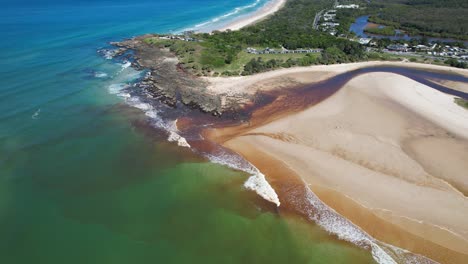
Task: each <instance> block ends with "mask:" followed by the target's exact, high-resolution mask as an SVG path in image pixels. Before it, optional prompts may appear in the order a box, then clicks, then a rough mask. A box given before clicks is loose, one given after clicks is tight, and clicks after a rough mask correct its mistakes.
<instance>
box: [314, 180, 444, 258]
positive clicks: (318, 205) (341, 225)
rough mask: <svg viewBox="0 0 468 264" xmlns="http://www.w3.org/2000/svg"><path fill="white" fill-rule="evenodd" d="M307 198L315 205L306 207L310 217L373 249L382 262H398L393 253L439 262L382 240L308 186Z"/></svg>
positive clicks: (331, 230) (373, 255) (332, 231)
mask: <svg viewBox="0 0 468 264" xmlns="http://www.w3.org/2000/svg"><path fill="white" fill-rule="evenodd" d="M305 188H306V199H307V201H308V202H309V204H310V205H311V206H312V207H313V209H312V208H308V209H305V210H306V212H305V213H306V214H307V215H308V217H309V219H311V220H313V221H314V222H315V223H317V224H318V225H319V226H321V227H322V228H323V229H325V230H326V231H327V232H329V233H332V234H335V235H336V236H337V237H338V238H339V239H342V240H345V241H348V242H351V243H353V244H355V245H357V246H359V247H363V248H367V249H370V250H371V253H372V257H373V258H374V260H375V261H376V262H377V263H380V264H396V263H397V262H396V261H395V260H394V259H393V258H392V255H395V256H398V257H399V258H401V259H402V260H403V261H404V263H427V264H429V263H431V264H432V263H437V262H435V261H433V260H431V259H428V258H426V257H424V256H421V255H417V254H413V253H410V252H409V251H407V250H404V249H401V248H398V247H395V246H392V245H388V244H385V243H383V242H380V241H378V240H376V239H374V238H373V237H371V236H370V235H369V234H367V233H366V232H365V231H363V230H362V229H360V228H359V227H357V226H356V225H354V224H353V223H351V222H350V221H349V220H348V219H346V218H344V217H343V216H341V215H340V214H338V213H337V212H336V211H335V210H333V209H332V208H330V207H328V206H327V205H325V204H324V203H323V202H322V201H321V200H320V199H319V198H318V197H317V196H316V195H315V194H314V193H313V192H312V191H311V190H310V189H309V188H308V187H305Z"/></svg>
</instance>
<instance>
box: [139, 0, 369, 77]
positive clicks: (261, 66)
mask: <svg viewBox="0 0 468 264" xmlns="http://www.w3.org/2000/svg"><path fill="white" fill-rule="evenodd" d="M332 6H333V1H330V0H289V1H287V2H286V5H285V7H284V8H282V9H281V10H280V11H278V12H277V13H275V14H274V15H273V16H271V17H270V18H269V19H266V20H264V21H262V22H259V23H257V24H255V25H252V26H249V27H246V28H243V29H241V30H238V31H226V32H213V34H207V33H199V34H193V35H192V37H193V38H196V39H198V40H200V41H199V42H188V41H182V40H167V39H159V38H149V39H147V40H146V42H147V43H150V44H153V45H158V46H161V47H166V48H169V49H170V50H171V51H173V52H174V53H176V54H177V56H178V58H179V60H180V62H181V63H180V66H181V68H183V69H185V70H187V71H189V72H191V73H193V74H195V75H199V76H202V75H204V76H213V75H214V76H218V75H240V74H243V75H247V74H253V73H257V72H262V71H266V70H270V69H275V68H279V67H291V66H296V65H297V66H300V65H302V66H306V65H312V64H332V63H343V62H354V61H360V60H363V59H366V55H365V52H364V48H363V47H362V46H361V45H360V44H359V43H356V42H352V41H349V40H347V39H344V38H337V37H334V36H331V35H330V34H327V33H325V32H319V31H316V30H315V29H314V28H313V23H312V21H313V18H314V17H315V15H316V13H317V12H318V11H320V10H322V9H326V8H332ZM247 47H256V48H258V49H263V48H266V47H270V48H275V49H280V48H281V47H284V48H286V49H289V50H295V49H300V48H321V49H323V50H324V51H323V53H322V54H264V55H255V54H249V53H247V52H245V49H246V48H247ZM258 57H260V58H261V59H258Z"/></svg>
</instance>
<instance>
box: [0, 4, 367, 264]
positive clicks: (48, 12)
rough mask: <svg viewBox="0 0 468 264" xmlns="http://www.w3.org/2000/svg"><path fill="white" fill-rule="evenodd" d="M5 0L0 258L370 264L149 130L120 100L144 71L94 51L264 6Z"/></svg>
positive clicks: (233, 174)
mask: <svg viewBox="0 0 468 264" xmlns="http://www.w3.org/2000/svg"><path fill="white" fill-rule="evenodd" d="M0 2H1V3H0V4H1V6H2V7H1V9H0V36H1V40H0V263H11V264H13V263H28V264H30V263H47V264H52V263H60V264H62V263H80V264H82V263H113V264H114V263H312V262H313V263H366V262H372V261H373V260H372V257H371V255H370V253H369V252H367V251H365V250H363V249H360V248H357V247H355V246H353V245H352V244H350V243H346V242H342V241H338V240H337V239H336V238H335V237H334V236H331V235H329V234H328V233H326V232H325V231H323V230H322V229H321V228H319V227H317V226H315V225H313V224H312V223H311V222H310V221H306V220H304V219H301V218H294V217H291V218H287V219H286V218H283V217H281V216H280V215H279V214H278V212H277V211H276V210H275V209H274V208H273V207H272V206H271V205H268V204H267V203H266V202H265V201H263V200H262V199H260V198H259V197H258V196H257V195H256V194H255V193H253V192H251V191H248V190H246V189H245V188H244V187H243V183H244V182H245V180H246V179H247V178H248V177H249V175H247V174H246V173H244V172H239V171H235V170H231V169H229V168H227V167H225V166H222V165H217V164H213V163H211V162H209V161H207V160H206V159H204V158H201V157H198V156H197V155H196V154H194V153H193V152H191V151H190V150H189V149H187V148H181V147H178V146H177V144H174V143H173V142H168V141H167V135H160V134H158V132H157V131H156V132H155V131H152V130H151V129H149V130H148V126H146V125H145V124H146V123H147V122H148V116H147V115H145V113H143V112H142V111H140V109H138V108H134V107H130V106H129V105H128V104H126V103H125V102H124V98H122V96H118V95H117V94H116V93H117V92H118V89H119V88H120V87H122V85H126V84H129V83H131V82H132V81H133V80H135V79H136V78H138V77H139V76H140V73H138V72H136V71H134V70H133V69H131V68H130V67H127V66H128V65H126V64H125V63H123V62H118V61H114V60H109V59H106V58H105V57H103V56H102V54H99V53H98V52H97V51H98V50H101V49H103V48H108V47H109V44H108V43H109V42H110V41H119V40H122V39H124V38H129V37H132V36H135V35H139V34H144V33H161V32H178V31H181V30H184V29H190V28H196V29H199V30H203V29H204V28H210V27H216V24H219V23H227V22H228V21H229V20H230V19H233V18H234V17H235V16H238V15H245V14H246V13H248V12H252V11H254V10H255V9H257V8H259V7H260V6H261V5H263V4H264V3H265V2H266V0H261V1H257V2H256V1H254V0H236V1H228V0H171V1H160V0H154V1H150V0H131V1H130V0H112V1H111V0H106V1H102V0H87V1H83V0H61V1H58V0H14V1H13V0H11V1H4V0H2V1H0ZM236 8H237V9H236ZM206 22H208V23H206ZM200 25H201V26H200ZM140 108H141V107H140Z"/></svg>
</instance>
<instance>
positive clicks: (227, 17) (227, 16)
mask: <svg viewBox="0 0 468 264" xmlns="http://www.w3.org/2000/svg"><path fill="white" fill-rule="evenodd" d="M262 2H265V1H263V0H255V2H253V3H252V4H248V5H245V6H240V7H236V8H234V10H232V11H230V12H228V13H225V14H223V15H221V16H218V17H215V18H213V19H211V20H208V21H205V22H203V23H200V24H197V25H195V26H193V27H191V28H187V29H185V30H203V29H204V28H208V26H210V25H215V24H217V23H220V22H228V20H231V19H232V18H233V17H234V16H236V15H240V14H243V13H245V12H247V11H250V9H253V8H256V7H257V6H259V5H260V4H261V3H262Z"/></svg>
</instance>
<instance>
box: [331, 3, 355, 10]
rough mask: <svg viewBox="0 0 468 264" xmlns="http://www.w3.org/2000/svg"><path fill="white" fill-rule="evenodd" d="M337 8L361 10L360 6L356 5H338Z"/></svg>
mask: <svg viewBox="0 0 468 264" xmlns="http://www.w3.org/2000/svg"><path fill="white" fill-rule="evenodd" d="M336 8H352V9H357V8H359V5H355V4H350V5H337V6H336Z"/></svg>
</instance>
